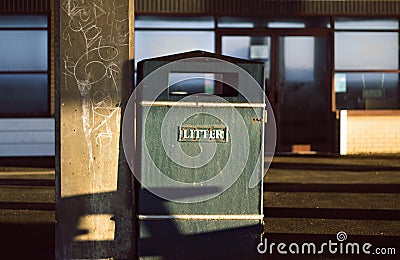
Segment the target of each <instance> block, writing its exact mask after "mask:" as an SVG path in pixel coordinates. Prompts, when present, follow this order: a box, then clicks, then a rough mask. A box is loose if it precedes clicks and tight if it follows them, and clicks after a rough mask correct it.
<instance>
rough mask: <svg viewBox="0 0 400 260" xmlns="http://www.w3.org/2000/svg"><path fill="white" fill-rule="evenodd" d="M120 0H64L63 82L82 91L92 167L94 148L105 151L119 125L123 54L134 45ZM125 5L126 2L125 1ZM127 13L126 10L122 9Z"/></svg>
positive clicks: (84, 119)
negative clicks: (123, 15)
mask: <svg viewBox="0 0 400 260" xmlns="http://www.w3.org/2000/svg"><path fill="white" fill-rule="evenodd" d="M119 2H120V1H118V0H114V1H109V0H107V1H105V0H92V1H85V0H65V1H63V2H62V3H61V9H62V15H63V16H64V17H65V22H66V26H65V27H64V28H66V29H65V30H64V31H62V32H61V40H62V41H63V43H64V44H65V46H66V48H65V52H64V53H62V54H61V55H62V60H63V66H64V71H63V73H64V81H65V82H66V88H67V90H68V91H76V90H79V94H80V97H81V98H80V102H81V109H82V129H83V133H84V136H85V140H86V144H87V149H88V150H87V154H88V159H89V169H91V170H92V168H93V165H94V160H95V155H94V154H93V146H94V145H97V146H99V147H100V151H101V150H102V149H103V148H105V147H107V146H108V145H110V143H111V141H112V139H113V131H112V129H113V127H114V128H115V127H117V128H118V127H119V125H118V124H119V117H120V105H119V104H120V103H119V100H120V93H119V92H120V91H119V89H121V80H120V78H121V73H122V71H121V67H122V63H121V57H120V51H121V49H122V48H124V47H126V46H127V45H128V44H129V43H128V41H129V39H128V36H129V28H126V26H125V27H124V24H126V18H123V17H122V18H120V17H119V15H118V14H120V13H121V12H119V10H122V9H125V8H128V7H127V6H126V4H123V2H122V1H121V4H119ZM124 3H126V2H124ZM122 13H123V12H122Z"/></svg>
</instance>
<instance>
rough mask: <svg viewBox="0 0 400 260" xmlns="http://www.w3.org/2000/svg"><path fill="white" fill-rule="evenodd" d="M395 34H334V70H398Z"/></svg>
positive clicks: (397, 39)
mask: <svg viewBox="0 0 400 260" xmlns="http://www.w3.org/2000/svg"><path fill="white" fill-rule="evenodd" d="M398 46H399V34H398V33H397V32H336V33H335V69H336V70H361V69H375V70H376V69H398V68H399V48H398Z"/></svg>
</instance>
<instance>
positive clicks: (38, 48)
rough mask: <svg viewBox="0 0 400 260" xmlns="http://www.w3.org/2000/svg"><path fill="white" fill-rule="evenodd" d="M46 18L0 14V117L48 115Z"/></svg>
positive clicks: (41, 16)
mask: <svg viewBox="0 0 400 260" xmlns="http://www.w3.org/2000/svg"><path fill="white" fill-rule="evenodd" d="M48 34H49V32H48V17H47V16H43V15H38V16H30V15H22V16H1V17H0V92H1V95H0V116H2V117H32V116H39V117H40V116H41V117H44V116H49V114H50V100H49V69H48V57H49V56H48V54H49V53H48V52H49V51H48Z"/></svg>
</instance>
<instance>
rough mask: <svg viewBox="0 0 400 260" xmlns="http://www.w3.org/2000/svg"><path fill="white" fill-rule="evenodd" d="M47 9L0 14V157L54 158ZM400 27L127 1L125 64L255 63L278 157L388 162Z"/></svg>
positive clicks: (381, 4)
mask: <svg viewBox="0 0 400 260" xmlns="http://www.w3.org/2000/svg"><path fill="white" fill-rule="evenodd" d="M73 2H74V1H71V3H73ZM53 5H54V3H53V1H51V0H41V1H30V0H7V1H2V3H1V4H0V14H1V16H0V46H1V47H2V48H0V57H1V58H0V78H1V80H0V92H1V95H0V99H1V100H0V101H1V102H0V108H1V109H0V114H1V115H0V116H1V119H0V122H1V123H0V128H1V129H0V130H1V133H0V156H37V155H41V156H53V155H54V111H55V90H54V89H55V88H54V85H55V83H54V75H55V72H54V59H55V56H54V42H55V41H54V40H55V36H54V35H55V34H54V28H55V26H54V8H53ZM399 19H400V1H395V0H391V1H390V0H385V1H378V0H357V1H356V0H351V1H308V0H295V1H289V0H286V1H273V0H271V1H265V0H264V1H262V0H253V1H245V0H220V1H212V0H198V1H182V0H164V1H155V0H151V1H148V0H136V1H135V61H136V62H137V61H140V60H142V59H144V58H153V57H157V56H161V55H167V54H174V53H180V52H184V51H191V50H205V51H209V52H215V53H217V54H224V55H229V56H234V57H238V58H245V59H252V60H256V61H261V62H264V63H265V67H266V74H265V78H266V81H265V87H266V91H267V95H268V98H269V100H270V102H271V104H272V105H273V107H274V113H275V117H276V120H277V127H278V140H277V141H278V143H277V151H279V152H324V153H325V152H326V153H341V154H359V153H399V152H400V131H399V130H398V129H400V110H399V108H400V101H399V95H400V93H399V87H400V85H399V73H400V67H399V64H400V55H399V42H400V40H399V39H400V38H399V33H400V20H399ZM60 35H62V33H61V34H60ZM27 42H29V44H26V43H27ZM18 132H20V133H18Z"/></svg>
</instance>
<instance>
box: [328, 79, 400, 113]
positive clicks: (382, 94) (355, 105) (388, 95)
mask: <svg viewBox="0 0 400 260" xmlns="http://www.w3.org/2000/svg"><path fill="white" fill-rule="evenodd" d="M343 77H344V78H345V79H344V82H345V86H344V87H345V91H335V92H336V109H398V108H399V74H397V73H374V72H368V73H337V74H335V86H336V85H337V83H336V81H337V80H340V79H341V78H342V79H343Z"/></svg>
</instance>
